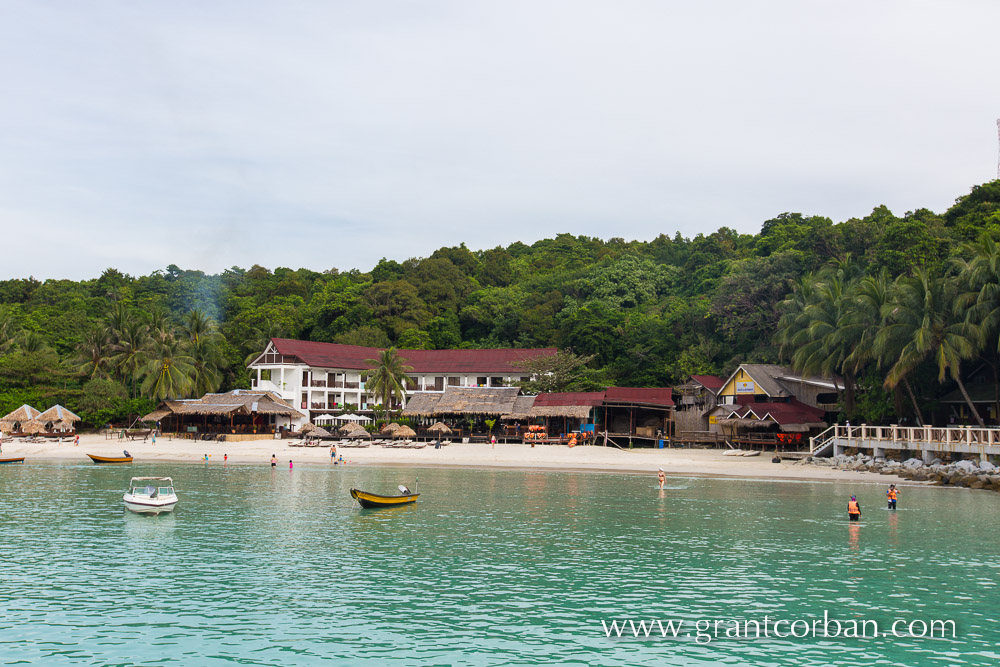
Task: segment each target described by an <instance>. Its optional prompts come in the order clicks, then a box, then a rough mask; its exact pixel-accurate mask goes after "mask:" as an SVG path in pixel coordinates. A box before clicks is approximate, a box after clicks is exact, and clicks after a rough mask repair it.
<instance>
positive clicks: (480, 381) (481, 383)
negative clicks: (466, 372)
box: [476, 377, 486, 387]
mask: <svg viewBox="0 0 1000 667" xmlns="http://www.w3.org/2000/svg"><path fill="white" fill-rule="evenodd" d="M476 386H477V387H485V386H486V378H485V377H477V378H476Z"/></svg>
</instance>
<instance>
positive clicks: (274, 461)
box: [271, 454, 278, 468]
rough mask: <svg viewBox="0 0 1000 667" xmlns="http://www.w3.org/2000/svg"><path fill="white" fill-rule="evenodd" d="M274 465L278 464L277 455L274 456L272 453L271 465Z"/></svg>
mask: <svg viewBox="0 0 1000 667" xmlns="http://www.w3.org/2000/svg"><path fill="white" fill-rule="evenodd" d="M276 465H278V457H277V456H275V455H274V454H271V467H272V468H273V467H275V466H276Z"/></svg>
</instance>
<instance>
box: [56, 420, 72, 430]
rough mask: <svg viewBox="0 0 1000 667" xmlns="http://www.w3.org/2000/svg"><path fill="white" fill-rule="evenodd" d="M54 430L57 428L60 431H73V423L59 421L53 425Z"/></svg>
mask: <svg viewBox="0 0 1000 667" xmlns="http://www.w3.org/2000/svg"><path fill="white" fill-rule="evenodd" d="M53 428H55V429H56V430H58V431H72V430H73V428H74V427H73V422H71V421H66V420H63V421H57V422H56V423H55V424H53Z"/></svg>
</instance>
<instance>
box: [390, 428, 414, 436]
mask: <svg viewBox="0 0 1000 667" xmlns="http://www.w3.org/2000/svg"><path fill="white" fill-rule="evenodd" d="M415 435H417V433H416V431H414V430H413V429H412V428H410V427H409V426H400V427H399V428H397V429H396V431H395V432H394V433H393V434H392V437H394V438H412V437H414V436H415Z"/></svg>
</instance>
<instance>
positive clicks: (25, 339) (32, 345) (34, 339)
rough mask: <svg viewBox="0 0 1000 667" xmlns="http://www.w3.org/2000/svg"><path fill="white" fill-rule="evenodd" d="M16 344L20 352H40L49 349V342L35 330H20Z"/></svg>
mask: <svg viewBox="0 0 1000 667" xmlns="http://www.w3.org/2000/svg"><path fill="white" fill-rule="evenodd" d="M16 340H17V346H18V347H19V348H21V351H22V352H27V353H31V352H42V351H44V350H47V349H49V344H48V343H47V342H46V341H45V338H43V337H42V335H41V334H40V333H38V332H37V331H27V330H26V331H22V332H21V335H20V336H18V337H17V339H16Z"/></svg>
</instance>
